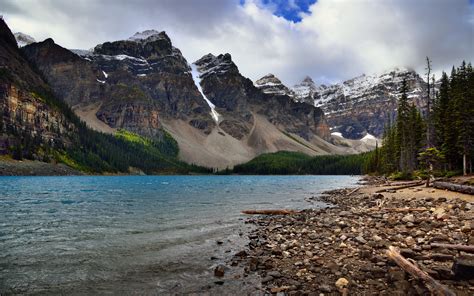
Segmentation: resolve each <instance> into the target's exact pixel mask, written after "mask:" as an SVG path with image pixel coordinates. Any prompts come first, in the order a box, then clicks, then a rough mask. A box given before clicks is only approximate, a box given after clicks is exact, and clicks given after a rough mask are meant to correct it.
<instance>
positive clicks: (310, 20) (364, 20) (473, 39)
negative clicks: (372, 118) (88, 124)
mask: <svg viewBox="0 0 474 296" xmlns="http://www.w3.org/2000/svg"><path fill="white" fill-rule="evenodd" d="M277 2H278V3H279V2H281V1H268V0H265V1H261V0H246V1H242V0H200V1H185V0H161V1H153V0H137V1H125V0H115V1H113V0H104V1H92V0H89V1H88V0H83V1H61V0H45V1H41V2H40V1H35V0H23V1H16V0H0V14H3V15H4V17H5V19H6V21H7V23H8V24H9V25H10V27H11V28H12V30H14V31H22V32H24V33H27V34H30V35H32V36H33V37H35V38H36V39H37V40H42V39H45V38H47V37H52V38H53V39H54V40H55V41H56V42H57V43H58V44H60V45H62V46H65V47H68V48H91V47H94V46H95V45H96V44H99V43H102V42H104V41H111V40H117V39H125V38H128V37H129V36H131V35H133V34H134V33H135V32H136V31H142V30H145V29H150V28H154V29H157V30H165V31H166V32H167V33H168V35H169V36H170V37H171V39H172V41H173V43H174V45H175V46H177V47H178V48H180V49H181V51H182V52H183V54H184V55H185V57H186V58H187V59H188V61H194V60H196V59H198V58H200V57H201V56H203V55H204V54H207V53H209V52H211V53H214V54H219V53H224V52H229V53H231V54H232V57H233V59H234V61H235V62H236V63H237V65H238V66H239V69H240V70H241V72H242V73H243V74H244V75H245V76H248V77H250V78H251V79H254V80H255V79H258V78H260V77H261V76H263V75H264V74H266V73H269V72H270V73H274V74H276V75H277V76H279V77H280V78H281V79H282V80H283V81H284V82H286V83H287V84H289V85H291V84H293V83H295V82H297V81H299V80H300V79H302V78H303V77H304V76H305V75H310V76H312V77H313V78H314V79H315V80H316V81H317V82H323V83H327V82H331V81H340V80H344V79H349V78H352V77H354V76H356V75H360V74H362V73H369V74H370V73H373V72H380V71H383V70H386V69H389V68H391V67H395V66H404V67H410V68H414V69H416V70H418V71H419V73H423V72H424V61H425V56H427V55H428V56H430V58H431V59H432V60H433V64H434V67H435V70H437V71H438V72H439V71H440V70H441V69H445V70H449V69H450V68H451V66H452V65H453V64H455V65H458V64H459V63H460V62H461V61H462V60H463V59H466V60H468V61H474V34H473V30H474V29H473V28H474V23H473V19H474V18H473V16H474V10H473V5H472V4H470V3H469V2H470V1H468V0H451V1H449V0H418V1H410V0H379V1H369V0H350V1H349V0H346V1H344V0H337V1H336V0H318V1H317V2H316V3H314V4H312V5H311V6H308V8H307V9H306V8H305V9H303V10H301V11H300V12H298V13H299V16H300V17H301V21H300V22H294V21H292V20H291V17H288V16H286V18H285V14H282V13H277V12H276V9H277V8H278V7H275V3H277ZM299 2H301V1H292V2H288V8H287V9H293V11H294V9H297V8H296V6H298V3H299ZM303 2H304V1H303ZM291 4H294V5H293V8H291V6H292V5H291ZM280 10H281V9H280ZM305 10H307V11H308V13H305V12H304V11H305ZM287 18H289V19H287Z"/></svg>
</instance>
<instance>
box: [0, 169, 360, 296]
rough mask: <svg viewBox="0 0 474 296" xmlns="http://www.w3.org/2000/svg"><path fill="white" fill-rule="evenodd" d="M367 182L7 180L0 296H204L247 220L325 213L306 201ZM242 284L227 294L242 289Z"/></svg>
mask: <svg viewBox="0 0 474 296" xmlns="http://www.w3.org/2000/svg"><path fill="white" fill-rule="evenodd" d="M358 180H359V178H358V177H351V176H77V177H69V176H68V177H0V294H2V295H3V294H6V293H21V294H24V293H32V294H48V295H50V294H77V295H86V294H117V293H120V294H136V293H139V294H143V293H145V294H150V293H155V294H181V293H190V292H199V291H202V289H203V287H207V288H210V287H212V286H213V285H215V284H214V281H216V278H214V276H213V268H214V267H215V266H216V264H219V263H221V262H225V260H226V259H228V258H230V256H232V255H233V254H235V253H236V252H238V251H240V250H242V249H244V248H245V244H246V243H247V240H246V235H245V233H246V232H247V231H248V230H249V227H251V226H249V225H247V224H245V223H244V219H246V218H247V217H246V216H244V215H242V214H240V211H241V210H244V209H283V208H288V209H304V208H317V207H322V206H325V205H324V204H323V203H318V202H313V203H309V202H307V201H305V199H306V198H308V197H311V196H314V195H318V194H319V193H321V192H322V191H325V190H330V189H335V188H341V187H350V186H355V185H356V183H357V181H358ZM218 241H219V242H221V244H218V243H217V242H218ZM249 281H250V279H249ZM235 282H236V281H234V283H233V282H232V281H225V284H224V287H225V286H226V285H228V286H227V287H226V289H227V290H226V291H232V289H240V288H238V284H236V283H235ZM240 282H242V281H240ZM210 291H212V289H211V290H210ZM216 291H217V290H216ZM240 291H241V290H240ZM211 294H212V292H211Z"/></svg>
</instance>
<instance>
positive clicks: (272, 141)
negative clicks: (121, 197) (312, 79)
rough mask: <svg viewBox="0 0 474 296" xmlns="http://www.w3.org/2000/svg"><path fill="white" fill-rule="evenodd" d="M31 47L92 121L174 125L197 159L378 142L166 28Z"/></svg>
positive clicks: (53, 82)
mask: <svg viewBox="0 0 474 296" xmlns="http://www.w3.org/2000/svg"><path fill="white" fill-rule="evenodd" d="M22 51H23V53H24V54H25V56H26V57H27V58H28V60H29V61H30V62H31V63H32V64H34V65H35V67H36V68H38V69H39V71H40V72H41V73H42V75H43V76H44V77H45V79H46V81H47V82H48V84H49V85H50V86H51V89H52V91H53V93H54V94H55V95H56V96H57V97H59V98H62V99H63V100H64V101H65V102H66V103H67V104H68V105H69V106H70V107H71V108H72V109H73V110H74V112H75V113H76V114H77V115H78V116H80V118H81V119H82V120H84V121H85V122H86V123H87V125H88V126H89V127H91V128H94V129H96V130H99V131H101V132H105V133H110V134H114V133H116V131H117V130H122V129H124V130H128V131H131V132H133V133H136V134H139V135H141V136H144V137H147V138H150V139H157V140H158V141H159V140H161V139H162V138H163V136H164V135H165V133H169V134H170V135H171V136H172V137H173V138H174V139H176V141H177V143H178V145H179V158H180V159H181V160H184V161H186V162H188V163H195V164H199V165H203V166H208V167H217V168H225V167H231V166H233V165H235V164H237V163H242V162H245V161H248V160H250V159H252V158H254V157H255V156H257V155H259V154H261V153H266V152H276V151H280V150H291V151H300V152H304V153H307V154H310V155H318V154H331V153H339V154H341V153H355V152H357V151H367V150H369V149H371V147H370V146H367V145H362V146H361V145H356V146H357V147H352V146H351V147H347V145H346V144H344V145H339V146H338V145H334V144H332V143H330V142H328V141H330V140H331V141H332V138H331V135H330V133H329V127H328V125H327V123H326V119H325V116H324V114H323V112H322V110H321V109H320V108H318V107H314V106H311V105H308V104H300V103H297V102H295V101H294V100H293V98H292V94H291V93H290V94H286V93H284V92H274V93H268V92H266V91H263V90H262V89H260V88H258V87H256V86H255V85H254V84H253V83H252V81H251V80H249V79H248V78H246V77H244V76H242V75H241V74H240V72H239V70H238V67H237V65H235V63H234V62H233V61H232V58H231V56H230V54H222V55H218V56H215V55H212V54H208V55H205V56H203V57H202V58H201V59H199V60H198V61H196V62H194V63H191V64H190V63H188V61H187V60H186V59H185V58H184V57H183V55H182V53H181V51H180V50H179V49H178V48H176V47H174V46H173V44H172V42H171V39H170V38H169V36H168V35H167V34H166V33H165V32H159V31H155V30H147V31H144V32H137V33H136V34H135V35H133V36H131V37H130V38H128V39H126V40H118V41H112V42H105V43H103V44H99V45H97V46H96V47H94V49H93V50H91V51H85V50H73V51H71V50H68V49H65V48H63V47H61V46H59V45H57V44H55V43H54V41H53V40H52V39H47V40H45V41H43V42H40V43H34V44H30V45H28V46H25V47H24V48H22ZM349 146H350V145H349Z"/></svg>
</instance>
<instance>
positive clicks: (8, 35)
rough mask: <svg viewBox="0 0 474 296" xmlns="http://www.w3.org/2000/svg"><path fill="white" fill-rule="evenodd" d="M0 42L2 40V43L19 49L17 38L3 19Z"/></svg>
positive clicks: (0, 20)
mask: <svg viewBox="0 0 474 296" xmlns="http://www.w3.org/2000/svg"><path fill="white" fill-rule="evenodd" d="M0 40H2V43H5V44H10V45H12V46H14V47H18V45H17V43H16V39H15V36H14V35H13V33H12V31H10V28H8V26H7V24H6V23H5V21H4V20H3V18H0Z"/></svg>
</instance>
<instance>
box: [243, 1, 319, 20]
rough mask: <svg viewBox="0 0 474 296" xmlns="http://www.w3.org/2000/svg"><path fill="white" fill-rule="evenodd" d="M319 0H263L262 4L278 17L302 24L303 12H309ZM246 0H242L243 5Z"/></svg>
mask: <svg viewBox="0 0 474 296" xmlns="http://www.w3.org/2000/svg"><path fill="white" fill-rule="evenodd" d="M316 1H317V0H261V3H262V4H263V5H265V6H267V7H268V8H269V9H271V10H272V11H273V13H274V14H275V15H277V16H281V17H284V18H285V19H287V20H289V21H292V22H295V23H297V22H300V21H301V17H300V16H299V14H300V13H301V12H306V13H308V12H309V7H310V6H311V5H312V4H314V3H316ZM244 3H245V0H240V4H241V5H243V4H244Z"/></svg>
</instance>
